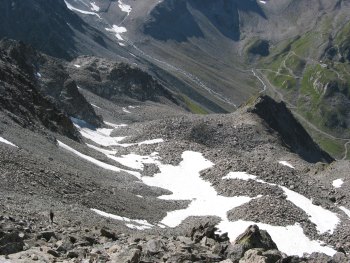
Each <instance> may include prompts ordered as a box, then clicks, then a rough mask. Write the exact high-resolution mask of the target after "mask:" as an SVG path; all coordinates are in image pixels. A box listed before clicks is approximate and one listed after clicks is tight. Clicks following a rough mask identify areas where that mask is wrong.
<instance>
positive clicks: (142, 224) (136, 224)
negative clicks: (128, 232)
mask: <svg viewBox="0 0 350 263" xmlns="http://www.w3.org/2000/svg"><path fill="white" fill-rule="evenodd" d="M91 210H92V211H93V212H95V213H96V214H98V215H100V216H103V217H108V218H111V219H114V220H118V221H124V222H128V223H127V224H125V225H126V226H127V227H129V228H132V229H138V230H144V229H149V228H152V227H153V225H152V224H150V223H148V222H147V221H146V220H139V219H130V218H127V217H122V216H117V215H113V214H109V213H106V212H103V211H101V210H97V209H91Z"/></svg>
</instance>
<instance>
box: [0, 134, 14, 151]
mask: <svg viewBox="0 0 350 263" xmlns="http://www.w3.org/2000/svg"><path fill="white" fill-rule="evenodd" d="M0 142H2V143H6V144H8V145H11V146H13V147H16V148H18V146H17V145H15V144H13V143H12V142H9V141H8V140H6V139H5V138H3V137H0Z"/></svg>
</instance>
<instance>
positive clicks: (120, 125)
mask: <svg viewBox="0 0 350 263" xmlns="http://www.w3.org/2000/svg"><path fill="white" fill-rule="evenodd" d="M104 123H105V124H107V125H108V126H111V127H114V128H120V127H127V126H128V125H127V124H123V123H122V124H114V123H111V122H107V121H105V122H104Z"/></svg>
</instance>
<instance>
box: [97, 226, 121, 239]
mask: <svg viewBox="0 0 350 263" xmlns="http://www.w3.org/2000/svg"><path fill="white" fill-rule="evenodd" d="M101 236H103V237H107V238H110V239H112V240H114V241H115V240H117V239H118V238H117V236H116V234H115V233H114V232H112V231H111V230H109V229H107V228H101Z"/></svg>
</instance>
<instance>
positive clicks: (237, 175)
mask: <svg viewBox="0 0 350 263" xmlns="http://www.w3.org/2000/svg"><path fill="white" fill-rule="evenodd" d="M256 178H257V177H256V176H255V175H251V174H247V173H246V172H230V173H229V174H228V175H226V176H224V177H222V179H225V180H228V179H238V180H244V181H248V180H255V179H256Z"/></svg>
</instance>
